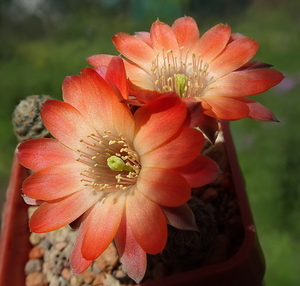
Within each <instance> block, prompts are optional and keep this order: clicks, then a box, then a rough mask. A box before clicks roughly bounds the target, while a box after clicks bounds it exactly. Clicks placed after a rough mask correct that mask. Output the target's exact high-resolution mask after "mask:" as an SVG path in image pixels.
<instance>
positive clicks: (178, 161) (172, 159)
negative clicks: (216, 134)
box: [140, 128, 205, 168]
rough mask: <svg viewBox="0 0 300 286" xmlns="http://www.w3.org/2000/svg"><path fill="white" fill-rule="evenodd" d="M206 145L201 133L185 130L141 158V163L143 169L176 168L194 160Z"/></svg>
mask: <svg viewBox="0 0 300 286" xmlns="http://www.w3.org/2000/svg"><path fill="white" fill-rule="evenodd" d="M204 143H205V139H204V137H203V135H202V133H201V132H200V131H198V130H196V129H192V128H184V129H182V131H181V132H180V133H179V134H178V136H176V137H175V138H172V139H170V140H169V141H167V142H166V143H165V144H163V145H161V146H159V147H158V148H157V149H155V150H152V151H150V152H148V153H146V154H144V155H143V156H140V161H141V164H142V166H143V168H144V167H156V168H170V167H171V168H176V167H179V166H183V165H186V164H188V163H189V162H191V161H192V160H194V159H195V158H196V156H198V154H200V152H201V150H202V148H203V146H204Z"/></svg>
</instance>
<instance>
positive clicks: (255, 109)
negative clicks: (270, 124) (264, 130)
mask: <svg viewBox="0 0 300 286" xmlns="http://www.w3.org/2000/svg"><path fill="white" fill-rule="evenodd" d="M239 100H241V101H243V102H245V103H246V104H247V106H248V108H249V110H250V112H249V114H248V116H247V117H248V118H251V119H255V120H260V121H274V122H279V121H278V119H277V118H276V117H275V115H274V113H273V112H272V111H271V110H269V109H268V108H267V107H265V106H263V105H262V104H260V103H258V102H256V101H254V100H251V99H249V98H240V99H239Z"/></svg>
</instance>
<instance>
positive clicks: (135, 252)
mask: <svg viewBox="0 0 300 286" xmlns="http://www.w3.org/2000/svg"><path fill="white" fill-rule="evenodd" d="M115 243H116V246H117V249H118V253H119V255H120V260H121V262H122V264H123V269H124V270H125V272H126V273H127V274H128V276H129V277H130V278H131V279H133V280H134V281H135V282H136V283H140V282H141V281H142V279H143V277H144V275H145V272H146V268H147V256H146V252H145V251H144V250H143V249H142V248H141V247H140V245H139V244H138V243H137V242H136V240H135V238H134V236H133V234H132V231H131V228H130V226H129V224H128V220H127V218H126V214H125V213H124V215H123V217H122V221H121V223H120V227H119V229H118V232H117V234H116V237H115Z"/></svg>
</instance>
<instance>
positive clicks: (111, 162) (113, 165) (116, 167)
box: [107, 156, 134, 172]
mask: <svg viewBox="0 0 300 286" xmlns="http://www.w3.org/2000/svg"><path fill="white" fill-rule="evenodd" d="M107 165H108V167H109V168H110V169H111V170H113V171H128V172H134V169H133V168H131V167H130V166H127V165H126V164H125V163H124V161H123V160H122V159H121V158H120V157H117V156H110V157H109V158H107Z"/></svg>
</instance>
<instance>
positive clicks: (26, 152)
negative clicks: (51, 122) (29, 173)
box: [17, 138, 78, 171]
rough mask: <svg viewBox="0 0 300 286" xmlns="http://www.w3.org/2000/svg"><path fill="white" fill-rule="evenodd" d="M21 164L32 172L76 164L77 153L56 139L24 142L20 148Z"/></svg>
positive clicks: (19, 157)
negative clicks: (54, 166)
mask: <svg viewBox="0 0 300 286" xmlns="http://www.w3.org/2000/svg"><path fill="white" fill-rule="evenodd" d="M17 154H18V159H19V161H20V163H21V164H22V165H24V166H26V167H27V168H29V169H31V170H35V171H36V170H40V169H42V168H45V167H48V166H53V165H58V164H65V163H70V162H74V161H75V159H76V157H78V155H77V154H76V152H74V151H72V150H71V149H69V148H67V147H65V146H64V145H62V144H61V143H60V142H59V141H58V140H56V139H50V138H41V139H32V140H28V141H25V142H23V143H22V144H20V145H19V146H18V153H17Z"/></svg>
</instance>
